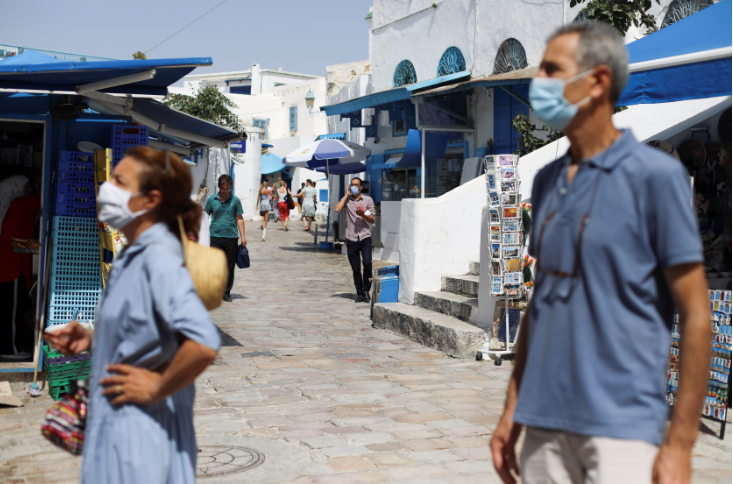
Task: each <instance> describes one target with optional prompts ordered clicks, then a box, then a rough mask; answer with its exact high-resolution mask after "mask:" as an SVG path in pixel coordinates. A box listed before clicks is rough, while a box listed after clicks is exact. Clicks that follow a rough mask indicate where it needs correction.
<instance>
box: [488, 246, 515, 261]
mask: <svg viewBox="0 0 733 484" xmlns="http://www.w3.org/2000/svg"><path fill="white" fill-rule="evenodd" d="M494 245H499V244H492V249H493V246H494ZM521 255H522V248H521V247H520V246H518V245H512V246H507V247H504V250H503V252H502V259H519V258H520V257H521Z"/></svg>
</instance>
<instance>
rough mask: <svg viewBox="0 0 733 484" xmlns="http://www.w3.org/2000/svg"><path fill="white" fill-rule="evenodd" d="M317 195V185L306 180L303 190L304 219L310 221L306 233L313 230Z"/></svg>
mask: <svg viewBox="0 0 733 484" xmlns="http://www.w3.org/2000/svg"><path fill="white" fill-rule="evenodd" d="M316 193H317V192H316V184H315V183H313V181H311V180H306V181H305V188H304V189H303V218H304V219H305V220H307V221H308V225H307V226H306V228H305V230H306V231H309V230H310V229H311V224H312V223H313V221H314V220H315V219H316Z"/></svg>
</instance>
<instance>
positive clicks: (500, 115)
mask: <svg viewBox="0 0 733 484" xmlns="http://www.w3.org/2000/svg"><path fill="white" fill-rule="evenodd" d="M511 89H512V90H514V91H515V92H516V93H517V94H519V95H520V96H522V97H524V98H525V99H527V97H528V96H529V86H521V85H520V86H516V85H515V86H511ZM520 114H524V115H525V116H529V107H528V106H527V105H525V104H522V103H521V102H520V101H519V100H518V99H516V98H515V97H513V96H511V95H510V94H509V93H507V92H506V91H504V90H503V89H500V88H494V153H495V154H506V153H514V152H515V151H516V150H517V146H518V145H519V132H518V131H517V130H516V129H514V126H513V125H512V123H513V122H514V118H515V117H517V116H518V115H520Z"/></svg>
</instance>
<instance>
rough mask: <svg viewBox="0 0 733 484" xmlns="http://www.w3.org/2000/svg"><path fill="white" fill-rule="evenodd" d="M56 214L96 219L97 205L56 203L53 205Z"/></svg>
mask: <svg viewBox="0 0 733 484" xmlns="http://www.w3.org/2000/svg"><path fill="white" fill-rule="evenodd" d="M53 214H54V215H56V216H62V215H63V216H69V217H89V218H94V220H96V219H97V205H96V204H95V203H93V204H89V203H57V204H55V205H54V207H53Z"/></svg>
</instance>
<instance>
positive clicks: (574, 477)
mask: <svg viewBox="0 0 733 484" xmlns="http://www.w3.org/2000/svg"><path fill="white" fill-rule="evenodd" d="M658 451H659V448H658V447H657V446H656V445H653V444H650V443H649V442H644V441H641V440H624V439H612V438H609V437H588V436H586V435H579V434H573V433H569V432H561V431H555V430H545V429H540V428H537V427H527V434H526V436H525V440H524V447H523V448H522V456H521V468H520V471H521V473H522V483H523V484H535V483H572V484H616V483H619V484H637V483H639V484H641V483H644V484H647V483H651V481H652V466H653V465H654V460H655V459H656V457H657V452H658Z"/></svg>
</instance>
